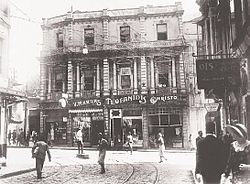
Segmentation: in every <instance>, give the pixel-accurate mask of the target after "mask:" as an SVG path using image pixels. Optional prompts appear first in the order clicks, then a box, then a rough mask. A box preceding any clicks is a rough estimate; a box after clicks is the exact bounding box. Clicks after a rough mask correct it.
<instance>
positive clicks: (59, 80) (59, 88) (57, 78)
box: [55, 71, 63, 92]
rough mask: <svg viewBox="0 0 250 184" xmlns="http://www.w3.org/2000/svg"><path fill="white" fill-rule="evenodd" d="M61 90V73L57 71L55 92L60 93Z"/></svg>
mask: <svg viewBox="0 0 250 184" xmlns="http://www.w3.org/2000/svg"><path fill="white" fill-rule="evenodd" d="M62 90H63V73H62V72H61V71H57V72H56V74H55V92H61V91H62Z"/></svg>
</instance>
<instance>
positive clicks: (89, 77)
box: [84, 70, 94, 90]
mask: <svg viewBox="0 0 250 184" xmlns="http://www.w3.org/2000/svg"><path fill="white" fill-rule="evenodd" d="M93 89H94V71H93V70H87V71H84V90H93Z"/></svg>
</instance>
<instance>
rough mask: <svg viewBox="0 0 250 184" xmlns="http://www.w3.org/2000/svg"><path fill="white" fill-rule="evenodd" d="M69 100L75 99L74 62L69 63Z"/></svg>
mask: <svg viewBox="0 0 250 184" xmlns="http://www.w3.org/2000/svg"><path fill="white" fill-rule="evenodd" d="M67 93H68V95H69V98H72V97H73V66H72V62H71V61H68V91H67Z"/></svg>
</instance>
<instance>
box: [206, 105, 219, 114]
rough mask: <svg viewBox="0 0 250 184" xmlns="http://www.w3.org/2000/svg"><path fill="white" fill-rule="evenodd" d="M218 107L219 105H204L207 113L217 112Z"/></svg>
mask: <svg viewBox="0 0 250 184" xmlns="http://www.w3.org/2000/svg"><path fill="white" fill-rule="evenodd" d="M218 107H219V103H207V104H205V108H206V110H207V111H208V112H214V111H217V110H218Z"/></svg>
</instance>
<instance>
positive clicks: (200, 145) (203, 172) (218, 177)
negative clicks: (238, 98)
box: [195, 123, 250, 184]
mask: <svg viewBox="0 0 250 184" xmlns="http://www.w3.org/2000/svg"><path fill="white" fill-rule="evenodd" d="M225 131H226V132H227V133H226V132H224V135H222V136H220V137H218V138H217V137H216V135H215V124H214V123H207V124H206V137H205V138H203V137H202V134H201V133H199V134H200V135H199V137H197V139H196V143H197V152H196V169H195V176H196V180H197V181H198V182H202V181H203V183H205V184H209V183H211V184H219V183H225V182H226V181H227V180H229V176H230V175H231V176H232V179H231V180H232V182H233V183H248V182H247V181H246V178H249V171H248V172H245V169H246V168H248V167H247V165H244V164H250V141H248V140H247V129H246V127H245V126H244V125H243V124H236V125H228V126H227V127H226V129H225ZM229 134H230V135H229ZM230 136H232V137H233V140H232V139H231V138H230ZM244 174H245V176H244ZM246 175H248V176H246Z"/></svg>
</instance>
